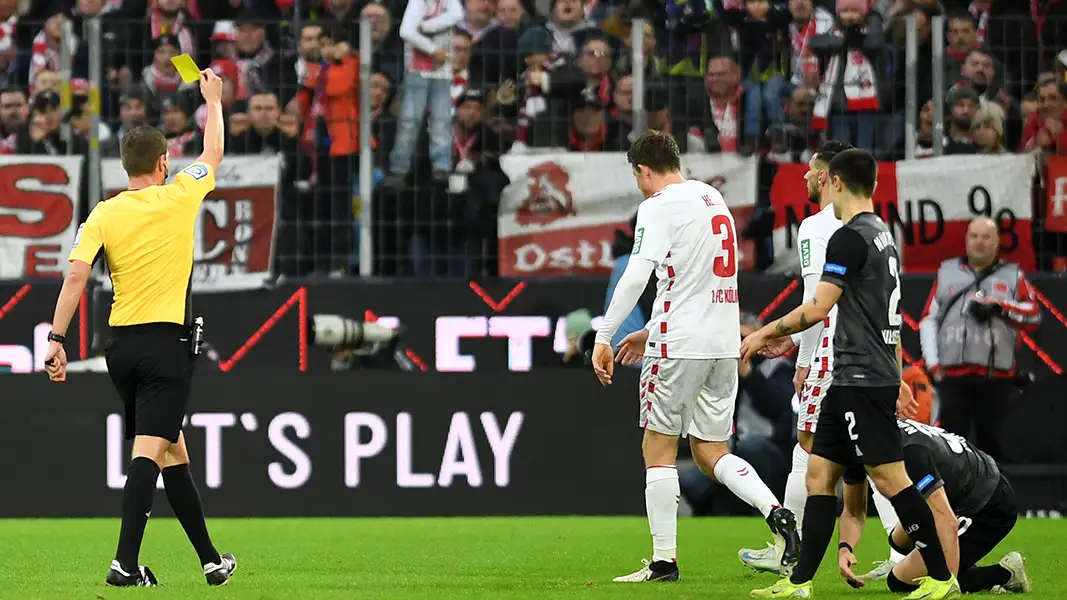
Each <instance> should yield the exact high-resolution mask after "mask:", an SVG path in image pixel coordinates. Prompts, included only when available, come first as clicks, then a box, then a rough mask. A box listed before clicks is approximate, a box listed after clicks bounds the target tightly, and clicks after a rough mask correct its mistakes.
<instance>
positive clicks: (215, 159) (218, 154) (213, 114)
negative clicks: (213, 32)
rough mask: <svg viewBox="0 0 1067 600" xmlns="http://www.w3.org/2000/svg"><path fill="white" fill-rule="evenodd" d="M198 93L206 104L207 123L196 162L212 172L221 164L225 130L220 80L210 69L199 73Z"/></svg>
mask: <svg viewBox="0 0 1067 600" xmlns="http://www.w3.org/2000/svg"><path fill="white" fill-rule="evenodd" d="M200 93H201V94H202V95H203V96H204V102H205V103H206V104H207V123H205V124H204V151H203V152H202V153H201V154H200V158H198V159H197V162H202V163H204V164H206V165H207V166H209V167H211V170H212V172H214V171H215V170H216V169H218V168H219V165H220V164H222V154H223V151H224V150H225V145H226V128H225V125H224V123H223V118H222V79H219V76H218V75H216V74H215V72H214V71H212V70H211V69H204V70H203V71H200Z"/></svg>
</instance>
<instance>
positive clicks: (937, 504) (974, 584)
mask: <svg viewBox="0 0 1067 600" xmlns="http://www.w3.org/2000/svg"><path fill="white" fill-rule="evenodd" d="M897 424H898V426H899V428H900V435H901V438H902V442H903V444H904V466H905V468H906V469H907V471H908V475H909V476H910V477H911V478H912V479H913V480H914V481H917V482H918V484H917V486H918V487H919V489H920V491H921V492H922V494H923V496H925V497H926V501H927V503H928V504H929V505H930V510H931V512H933V514H934V523H935V527H936V528H937V533H938V537H939V538H940V539H941V546H942V547H943V548H944V549H945V558H946V560H947V562H948V566H949V569H951V570H952V572H953V573H954V574H956V573H958V575H957V578H958V580H959V582H960V590H961V591H962V592H963V593H965V594H966V593H973V592H983V591H990V590H993V591H1000V592H1010V593H1024V592H1029V591H1030V579H1029V577H1028V576H1027V575H1026V565H1025V563H1024V560H1023V557H1022V555H1020V554H1019V553H1018V552H1009V553H1008V554H1006V555H1004V557H1003V558H1002V559H1000V563H999V564H996V565H990V566H986V567H979V566H976V563H977V562H978V561H979V560H981V559H982V558H983V557H985V556H986V555H987V554H989V553H990V552H991V551H992V550H993V549H994V548H996V546H997V544H999V543H1000V542H1001V540H1003V539H1004V538H1006V537H1007V536H1008V533H1009V532H1011V530H1012V528H1013V527H1014V526H1015V520H1016V518H1017V515H1018V505H1017V503H1016V501H1015V492H1013V491H1012V488H1011V484H1009V483H1008V480H1007V479H1006V478H1005V477H1004V475H1003V474H1001V473H1000V469H999V468H998V467H997V463H996V461H994V460H993V459H992V458H990V457H989V455H987V454H985V453H984V452H981V451H980V450H976V449H974V448H972V447H971V446H970V444H968V443H967V440H966V439H964V438H962V437H960V436H957V435H955V434H952V433H947V432H945V431H943V430H941V429H938V428H936V427H933V426H930V425H924V424H922V423H918V422H916V421H907V420H904V419H899V420H898V421H897ZM866 515H867V480H866V477H864V474H863V472H862V471H856V470H850V471H849V472H848V473H846V474H845V510H844V512H843V513H842V514H841V527H840V533H839V535H840V538H841V544H840V546H839V549H838V562H839V567H840V570H841V576H842V577H843V578H844V579H845V581H847V582H848V583H849V584H850V585H852V586H853V587H862V586H863V585H864V584H865V583H866V582H867V581H868V580H867V579H866V578H864V577H862V576H861V577H857V576H855V575H854V574H853V573H852V566H853V565H854V564H856V558H855V556H853V548H855V546H856V545H857V544H858V543H859V540H860V534H861V533H862V531H863V524H864V520H865V518H866ZM889 545H890V546H891V547H892V548H895V549H896V550H897V551H898V552H901V553H902V554H906V555H907V556H906V557H905V558H904V560H902V561H901V562H900V563H898V564H897V565H896V566H895V567H893V570H892V571H891V572H890V573H889V574H888V577H886V578H885V579H886V583H887V584H888V585H889V589H890V590H892V591H894V592H901V593H904V592H912V591H914V590H916V589H918V587H919V586H918V584H917V583H916V582H917V581H918V580H919V579H921V578H922V577H925V576H926V565H925V564H924V563H923V558H922V555H921V554H919V551H918V550H916V549H915V543H914V541H913V540H911V539H910V538H909V537H908V535H907V534H906V533H905V532H904V529H903V528H902V527H901V526H900V525H899V524H898V525H897V526H896V528H894V529H893V532H892V533H891V534H890V536H889Z"/></svg>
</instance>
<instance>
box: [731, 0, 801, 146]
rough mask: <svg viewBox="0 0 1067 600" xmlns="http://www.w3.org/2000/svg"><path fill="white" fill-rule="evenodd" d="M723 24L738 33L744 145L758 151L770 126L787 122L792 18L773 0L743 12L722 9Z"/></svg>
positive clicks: (756, 0) (753, 2)
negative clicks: (786, 96) (774, 5)
mask: <svg viewBox="0 0 1067 600" xmlns="http://www.w3.org/2000/svg"><path fill="white" fill-rule="evenodd" d="M721 17H722V19H723V22H725V23H726V24H727V25H728V26H730V27H731V28H732V29H733V30H734V31H735V32H736V34H737V39H738V42H737V51H738V55H739V60H738V62H739V64H740V66H741V73H742V74H743V75H744V87H745V104H746V107H745V109H746V110H745V117H744V124H745V130H744V138H745V139H744V144H743V145H745V146H748V147H749V148H758V147H759V146H760V140H761V139H762V136H763V133H764V132H765V131H766V129H767V127H768V126H770V125H774V124H777V123H782V122H784V121H785V109H784V108H783V106H782V99H783V97H784V96H785V95H786V94H787V93H788V91H789V80H788V79H786V74H787V73H789V72H790V68H789V52H790V46H789V43H788V42H787V39H788V38H787V36H788V33H789V24H790V23H791V22H792V20H793V15H792V14H791V13H790V12H789V11H787V10H783V9H781V8H776V7H772V5H771V2H770V0H745V7H744V9H743V10H733V9H730V10H723V11H722V13H721Z"/></svg>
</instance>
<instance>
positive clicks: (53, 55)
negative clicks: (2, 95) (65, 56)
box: [27, 3, 78, 82]
mask: <svg viewBox="0 0 1067 600" xmlns="http://www.w3.org/2000/svg"><path fill="white" fill-rule="evenodd" d="M49 12H50V14H49V16H48V20H47V21H45V24H44V27H43V28H42V29H41V31H40V32H39V33H38V34H37V36H36V37H35V38H33V54H32V56H31V57H30V71H29V75H28V78H27V81H31V82H32V81H33V80H34V79H36V77H37V72H38V71H42V70H45V69H49V70H52V71H59V55H60V44H62V43H66V44H67V45H68V46H69V47H70V51H71V53H72V54H73V53H74V51H75V50H76V49H77V47H78V41H77V40H76V39H69V40H64V39H63V23H65V22H66V21H67V18H68V17H67V8H66V6H65V5H63V4H62V3H59V4H56V5H55V6H53V7H52V8H51V9H50V11H49Z"/></svg>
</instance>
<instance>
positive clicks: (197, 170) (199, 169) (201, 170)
mask: <svg viewBox="0 0 1067 600" xmlns="http://www.w3.org/2000/svg"><path fill="white" fill-rule="evenodd" d="M208 172H209V171H208V168H207V167H205V166H204V165H201V164H195V165H189V166H188V167H185V168H184V169H182V173H185V174H186V175H188V176H190V177H192V178H193V179H196V180H197V181H199V180H201V179H203V178H205V177H207V176H208Z"/></svg>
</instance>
